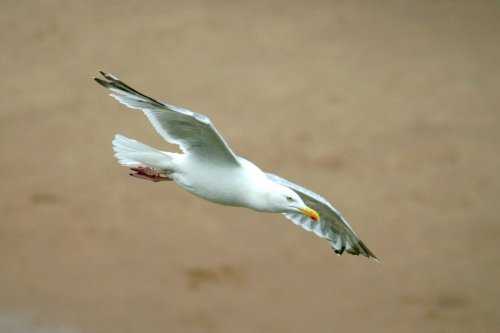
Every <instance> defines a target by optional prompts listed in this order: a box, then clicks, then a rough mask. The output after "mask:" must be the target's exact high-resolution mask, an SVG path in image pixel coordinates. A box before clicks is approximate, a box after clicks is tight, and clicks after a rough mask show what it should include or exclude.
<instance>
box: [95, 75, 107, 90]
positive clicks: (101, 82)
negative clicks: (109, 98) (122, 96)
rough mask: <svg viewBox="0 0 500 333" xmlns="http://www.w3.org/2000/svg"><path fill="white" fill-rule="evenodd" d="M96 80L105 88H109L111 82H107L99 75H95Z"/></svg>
mask: <svg viewBox="0 0 500 333" xmlns="http://www.w3.org/2000/svg"><path fill="white" fill-rule="evenodd" d="M93 79H94V81H95V82H97V83H99V84H100V85H101V86H103V87H104V88H109V82H106V81H104V80H101V79H100V78H98V77H94V78H93Z"/></svg>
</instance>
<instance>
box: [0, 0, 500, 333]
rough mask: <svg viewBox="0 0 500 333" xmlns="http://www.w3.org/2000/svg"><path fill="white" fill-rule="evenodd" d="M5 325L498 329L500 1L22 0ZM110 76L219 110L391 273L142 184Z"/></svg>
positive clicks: (140, 124) (5, 32)
mask: <svg viewBox="0 0 500 333" xmlns="http://www.w3.org/2000/svg"><path fill="white" fill-rule="evenodd" d="M0 24H1V29H0V36H1V37H0V48H1V52H2V56H1V62H0V69H1V73H2V78H3V79H2V80H1V83H0V85H1V89H0V97H1V101H2V102H1V105H2V107H1V109H0V117H1V118H0V119H1V122H0V129H1V132H0V133H1V140H0V147H1V149H2V163H1V164H0V171H1V173H2V180H1V196H2V200H1V202H0V205H1V206H0V213H1V222H0V267H1V271H0V332H37V333H39V332H64V333H66V332H96V333H101V332H103V333H104V332H124V333H128V332H346V331H349V332H363V331H364V332H498V329H499V327H500V318H499V309H500V301H499V298H500V292H499V282H498V281H500V274H499V273H500V272H499V255H498V253H499V244H500V243H499V239H500V229H499V217H498V216H499V213H500V205H499V199H500V176H499V171H500V154H499V142H500V131H499V125H500V109H499V108H500V99H499V87H500V70H499V68H500V66H499V65H500V63H499V59H500V46H499V41H500V4H499V3H498V1H418V2H417V1H413V2H410V1H393V2H359V1H323V2H321V1H265V2H264V1H261V2H254V1H248V2H231V1H227V2H226V1H182V2H181V1H170V2H165V1H149V2H139V1H138V2H126V3H124V2H122V1H116V2H110V1H94V2H83V1H80V2H70V1H31V2H30V1H25V2H14V1H4V2H2V3H1V4H0ZM98 69H103V70H107V71H109V72H111V73H114V74H116V75H119V76H120V77H121V78H122V79H124V80H125V81H126V82H128V83H130V84H132V85H134V86H135V87H137V88H138V89H140V90H142V91H144V92H145V93H148V94H150V95H152V96H154V97H157V98H159V99H162V100H166V101H168V102H170V103H172V104H177V105H180V106H184V107H187V108H190V109H192V110H195V111H198V112H201V113H204V114H206V115H208V116H210V117H211V118H212V120H213V122H214V123H215V124H216V125H217V127H218V129H219V130H220V131H221V133H223V134H224V136H225V138H226V139H227V140H228V141H229V143H230V145H231V146H232V147H233V149H234V150H235V151H236V152H237V153H238V154H240V155H242V156H245V157H247V158H249V159H251V160H253V161H254V162H255V163H257V164H258V165H259V166H260V167H261V168H263V169H264V170H267V171H272V172H275V173H278V174H281V175H282V176H284V177H286V178H289V179H291V180H293V181H296V182H298V183H300V184H302V185H304V186H306V187H309V188H311V189H313V190H315V191H317V192H319V193H321V194H322V195H324V196H325V197H327V198H329V199H330V200H331V201H332V202H333V204H334V205H336V206H337V207H338V208H339V209H340V210H342V211H343V212H344V214H345V215H346V216H347V218H348V219H349V221H351V224H352V225H353V226H354V228H355V229H356V231H357V232H358V234H360V236H361V238H362V239H363V240H364V241H365V243H366V244H367V245H368V246H369V247H370V248H371V249H372V250H373V251H374V252H375V254H377V255H378V256H379V257H380V258H381V259H382V261H383V263H384V264H383V265H377V264H376V263H375V262H372V261H369V260H366V259H365V258H356V257H352V256H348V255H344V256H342V257H337V256H335V255H334V254H333V252H332V251H330V249H329V247H328V244H327V242H325V241H323V240H320V239H318V238H316V237H315V236H314V235H312V234H309V233H306V232H304V231H302V230H301V229H300V228H298V227H296V226H294V225H293V224H291V223H290V222H288V221H286V220H285V219H284V218H283V217H281V216H279V215H271V214H267V215H266V214H260V213H255V212H252V211H249V210H244V209H237V208H226V207H222V206H216V205H213V204H211V203H208V202H205V201H202V200H199V199H197V198H195V197H193V196H191V195H189V194H188V193H186V192H184V191H182V190H181V189H180V188H178V187H176V186H174V185H173V184H166V183H160V184H152V183H149V182H144V181H138V180H136V179H132V178H131V177H129V176H128V175H127V170H126V169H124V168H122V167H120V166H119V165H118V164H117V163H116V162H115V160H114V158H113V155H112V150H111V139H112V137H113V135H114V134H115V133H123V134H125V135H127V136H130V137H133V138H137V139H140V140H142V141H144V142H146V143H149V144H151V145H154V146H157V147H162V148H163V149H165V150H175V149H176V148H175V147H173V146H171V145H168V144H165V143H164V142H163V141H162V139H161V138H160V137H159V136H158V135H157V134H156V133H155V132H154V131H153V129H152V128H151V126H150V125H149V124H148V122H147V120H146V118H145V117H144V116H143V115H142V114H141V113H139V112H135V111H133V110H129V109H126V108H125V107H123V106H121V105H119V104H118V103H116V102H115V101H114V100H112V99H111V98H109V97H107V96H106V92H105V91H104V90H103V89H102V88H101V87H99V86H98V85H96V84H95V83H94V82H92V80H91V77H92V76H93V75H96V74H97V70H98Z"/></svg>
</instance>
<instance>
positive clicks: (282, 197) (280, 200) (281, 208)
mask: <svg viewBox="0 0 500 333" xmlns="http://www.w3.org/2000/svg"><path fill="white" fill-rule="evenodd" d="M275 185H277V186H276V187H275V188H274V190H273V191H272V192H271V195H270V201H271V203H272V205H273V206H274V207H275V209H276V212H278V213H301V214H304V215H306V216H308V217H309V218H311V219H313V220H315V221H319V214H318V213H317V212H316V211H315V210H314V209H312V208H309V207H307V206H306V204H305V203H304V201H303V200H302V199H301V198H300V197H299V195H298V194H297V193H295V192H294V191H293V190H291V189H289V188H288V187H286V186H282V185H278V184H275Z"/></svg>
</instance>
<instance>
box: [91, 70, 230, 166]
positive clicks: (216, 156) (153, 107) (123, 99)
mask: <svg viewBox="0 0 500 333" xmlns="http://www.w3.org/2000/svg"><path fill="white" fill-rule="evenodd" d="M99 72H100V73H101V74H102V76H104V78H105V79H107V81H105V80H102V79H99V78H94V80H95V81H97V83H99V84H100V85H101V86H103V87H105V88H108V89H109V90H111V91H112V93H111V94H110V96H112V97H114V98H115V99H116V100H118V101H119V102H120V103H122V104H124V105H126V106H128V107H130V108H133V109H139V110H142V111H143V112H144V114H145V115H146V116H147V117H148V119H149V121H150V122H151V124H152V125H153V127H154V128H155V129H156V131H157V132H158V133H159V134H160V135H161V136H162V137H163V138H164V139H165V140H167V141H169V142H171V143H174V144H178V145H179V146H180V148H181V150H182V151H183V152H185V153H191V154H193V155H194V156H196V157H197V158H200V159H203V160H209V161H210V162H213V163H224V164H228V163H229V164H235V165H239V163H238V160H237V158H236V156H235V154H234V153H233V151H232V150H231V148H229V146H228V144H227V143H226V142H225V141H224V139H223V138H222V136H221V135H220V134H219V132H217V129H216V128H215V127H214V126H213V125H212V123H211V121H210V119H209V118H208V117H206V116H204V115H202V114H199V113H195V112H192V111H189V110H187V109H184V108H180V107H177V106H173V105H169V104H166V103H163V102H159V101H157V100H155V99H153V98H151V97H148V96H146V95H144V94H142V93H140V92H138V91H137V90H135V89H134V88H132V87H130V86H129V85H127V84H125V83H123V82H122V81H120V80H119V79H118V78H117V77H115V76H113V75H111V74H107V73H104V72H102V71H99Z"/></svg>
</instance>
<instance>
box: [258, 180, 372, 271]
mask: <svg viewBox="0 0 500 333" xmlns="http://www.w3.org/2000/svg"><path fill="white" fill-rule="evenodd" d="M266 176H267V178H269V179H270V180H272V181H273V182H275V183H277V184H280V185H283V186H286V187H288V188H290V189H292V190H294V191H295V192H296V193H297V194H298V195H299V196H300V198H301V199H302V200H303V201H304V203H305V204H306V205H307V206H308V207H311V208H312V209H314V210H316V211H317V212H318V214H319V216H320V220H319V222H318V221H314V220H312V219H310V218H309V217H307V216H305V215H303V214H300V213H284V214H283V215H285V217H286V218H288V219H289V220H291V221H292V222H293V223H295V224H297V225H300V226H301V227H302V228H304V229H306V230H307V231H312V232H314V233H315V234H316V235H317V236H319V237H321V238H324V239H326V240H328V241H329V242H330V245H331V246H332V248H333V249H334V251H335V253H337V254H338V255H341V254H342V253H343V252H344V250H345V251H346V252H347V253H350V254H354V255H360V254H361V255H363V256H365V257H368V258H370V257H371V258H373V259H375V260H376V261H378V262H380V261H379V260H378V259H377V257H375V255H374V254H373V253H372V252H371V251H370V250H369V249H368V248H367V247H366V245H365V244H363V242H362V241H361V240H360V239H359V238H358V236H356V234H355V233H354V230H353V229H352V227H351V226H350V225H349V223H347V221H346V220H345V218H344V216H343V215H342V213H341V212H339V211H338V210H337V209H336V208H335V207H333V206H332V205H331V204H330V203H329V202H328V201H326V199H325V198H323V197H322V196H320V195H319V194H316V193H314V192H312V191H309V190H308V189H306V188H303V187H301V186H299V185H297V184H294V183H292V182H290V181H288V180H286V179H284V178H281V177H279V176H276V175H273V174H270V173H266Z"/></svg>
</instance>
